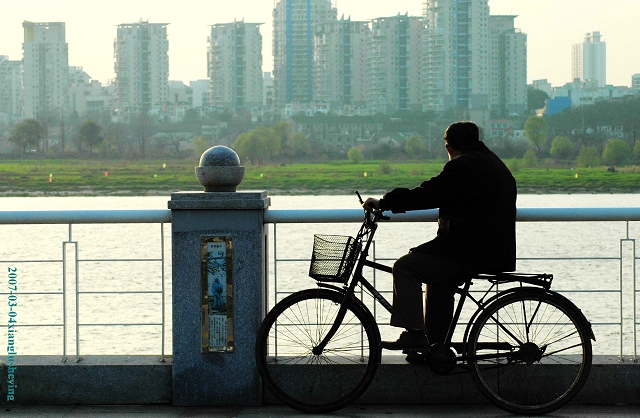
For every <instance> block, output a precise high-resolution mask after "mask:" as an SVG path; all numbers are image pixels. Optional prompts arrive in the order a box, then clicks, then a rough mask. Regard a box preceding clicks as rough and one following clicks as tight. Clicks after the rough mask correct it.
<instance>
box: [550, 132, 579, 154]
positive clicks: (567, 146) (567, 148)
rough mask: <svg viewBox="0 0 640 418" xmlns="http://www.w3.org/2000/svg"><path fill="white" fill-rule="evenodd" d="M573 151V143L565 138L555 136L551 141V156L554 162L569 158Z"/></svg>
mask: <svg viewBox="0 0 640 418" xmlns="http://www.w3.org/2000/svg"><path fill="white" fill-rule="evenodd" d="M572 151H573V143H572V142H571V140H570V139H569V138H567V137H566V136H556V137H555V138H553V141H551V151H550V153H551V156H552V157H553V158H555V159H556V160H565V159H567V158H569V156H570V155H571V152H572Z"/></svg>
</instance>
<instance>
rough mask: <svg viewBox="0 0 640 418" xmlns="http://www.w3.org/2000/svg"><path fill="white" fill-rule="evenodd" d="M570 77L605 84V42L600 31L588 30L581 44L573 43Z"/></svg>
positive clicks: (602, 85) (601, 85) (600, 85)
mask: <svg viewBox="0 0 640 418" xmlns="http://www.w3.org/2000/svg"><path fill="white" fill-rule="evenodd" d="M572 77H573V78H574V79H576V78H577V79H579V80H581V81H587V80H596V81H597V82H598V87H604V86H606V85H607V43H606V42H603V41H602V35H600V32H597V31H596V32H590V33H587V34H586V35H585V37H584V42H583V43H581V44H573V54H572Z"/></svg>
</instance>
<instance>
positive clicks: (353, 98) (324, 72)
mask: <svg viewBox="0 0 640 418" xmlns="http://www.w3.org/2000/svg"><path fill="white" fill-rule="evenodd" d="M368 34H369V22H356V21H353V22H352V21H351V19H344V17H342V18H341V19H340V20H330V21H326V22H323V23H319V24H318V25H317V28H316V32H315V36H314V60H313V64H314V66H313V75H314V77H313V97H314V100H315V101H317V102H324V103H327V104H329V106H330V108H331V109H332V110H333V111H334V112H336V113H338V114H353V112H354V111H355V109H356V108H358V107H363V106H364V105H365V96H366V95H365V93H366V88H365V81H366V68H367V61H366V45H367V36H368Z"/></svg>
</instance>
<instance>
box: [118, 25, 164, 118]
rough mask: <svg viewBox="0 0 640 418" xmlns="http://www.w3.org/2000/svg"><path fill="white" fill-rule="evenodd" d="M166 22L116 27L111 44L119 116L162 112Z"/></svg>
mask: <svg viewBox="0 0 640 418" xmlns="http://www.w3.org/2000/svg"><path fill="white" fill-rule="evenodd" d="M167 25H168V24H167V23H149V22H148V21H146V22H145V21H142V20H141V21H140V22H137V23H127V24H121V25H118V30H117V37H116V40H115V42H114V55H115V60H116V61H115V73H116V78H115V87H116V106H117V108H118V113H119V114H120V116H122V115H129V114H130V113H131V112H133V113H137V112H141V111H145V112H149V111H150V110H153V109H156V110H157V109H162V108H164V106H166V103H167V101H168V99H169V41H168V39H167Z"/></svg>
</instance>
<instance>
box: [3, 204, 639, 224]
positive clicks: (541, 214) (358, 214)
mask: <svg viewBox="0 0 640 418" xmlns="http://www.w3.org/2000/svg"><path fill="white" fill-rule="evenodd" d="M362 217H363V215H362V210H361V209H311V210H309V209H267V210H266V211H265V214H264V220H265V222H267V223H332V222H335V223H343V222H361V221H362ZM437 219H438V211H437V210H436V209H430V210H420V211H411V212H409V213H398V214H394V215H393V216H392V217H391V221H392V222H425V221H436V220H437ZM516 220H517V221H521V222H549V221H640V208H636V207H634V208H519V209H518V212H517V216H516ZM169 222H171V210H169V209H147V210H142V209H134V210H53V211H44V210H43V211H0V224H93V223H169Z"/></svg>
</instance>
